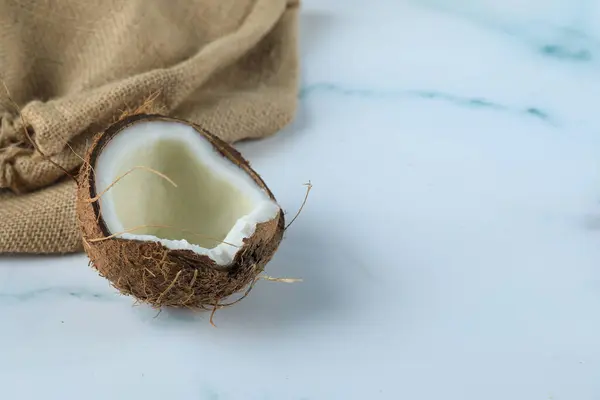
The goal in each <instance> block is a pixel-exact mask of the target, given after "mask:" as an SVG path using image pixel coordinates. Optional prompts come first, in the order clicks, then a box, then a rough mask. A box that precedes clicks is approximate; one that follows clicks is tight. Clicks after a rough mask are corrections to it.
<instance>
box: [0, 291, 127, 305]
mask: <svg viewBox="0 0 600 400" xmlns="http://www.w3.org/2000/svg"><path fill="white" fill-rule="evenodd" d="M42 297H54V298H56V297H62V298H70V299H78V300H87V301H89V300H92V301H115V300H117V299H118V297H117V296H116V295H115V294H114V293H111V292H97V291H93V290H89V289H85V288H76V287H46V288H39V289H32V290H28V291H22V292H15V293H10V292H0V305H1V304H3V303H5V302H18V303H22V302H28V301H33V300H38V299H40V298H42Z"/></svg>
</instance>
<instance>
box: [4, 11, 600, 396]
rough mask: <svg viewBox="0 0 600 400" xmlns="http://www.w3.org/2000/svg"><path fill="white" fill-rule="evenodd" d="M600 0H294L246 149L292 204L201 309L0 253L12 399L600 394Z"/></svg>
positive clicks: (68, 261)
mask: <svg viewBox="0 0 600 400" xmlns="http://www.w3.org/2000/svg"><path fill="white" fill-rule="evenodd" d="M599 40H600V3H598V2H594V1H587V0H585V1H584V0H553V1H551V0H548V1H542V0H537V1H533V0H530V1H525V0H521V1H517V0H510V1H498V0H494V1H492V0H453V1H451V2H450V1H444V0H415V1H402V0H379V1H374V2H370V3H369V4H367V2H364V1H357V0H348V1H341V0H337V1H334V0H305V1H304V2H303V10H302V16H301V46H302V63H303V73H302V90H301V93H300V97H301V105H300V109H299V114H298V117H297V119H296V121H295V122H294V123H293V124H292V125H290V126H289V127H288V128H287V129H285V130H284V131H283V132H281V133H280V134H278V135H277V136H275V137H273V138H270V139H268V140H264V141H260V142H252V143H244V144H242V145H240V146H239V148H240V150H241V151H242V152H243V153H244V154H245V155H246V156H247V157H248V158H249V159H250V160H251V161H252V163H253V166H254V167H255V168H256V169H257V170H258V171H259V172H260V173H261V174H262V175H263V177H264V178H265V180H266V181H267V182H268V184H269V186H270V187H271V189H272V190H273V191H274V192H275V194H276V195H277V197H278V199H279V200H280V202H281V203H282V205H283V206H284V207H285V208H286V209H288V210H289V212H294V211H295V210H296V209H297V208H298V206H299V205H300V203H301V201H302V198H303V195H304V188H303V186H302V184H303V183H304V182H306V181H307V180H309V179H310V180H312V183H313V184H314V190H313V192H312V194H311V198H310V199H309V203H308V205H307V207H306V209H305V211H304V213H303V214H302V216H301V218H299V220H298V221H297V222H296V223H295V224H294V226H293V228H292V229H290V231H289V232H288V233H287V235H286V239H285V241H284V243H283V244H282V247H281V248H280V251H279V252H278V253H277V255H276V257H275V259H274V260H273V261H272V263H271V264H270V265H269V268H268V272H269V274H270V275H275V276H288V277H290V276H291V277H302V278H303V279H304V282H303V283H297V284H283V283H274V282H260V284H258V285H257V287H256V288H255V290H254V292H253V293H252V295H251V296H250V297H249V298H247V299H246V300H245V301H244V302H242V303H240V304H239V305H238V306H236V307H232V308H230V309H226V310H222V311H219V312H218V313H217V315H216V317H215V322H216V323H217V325H218V327H217V328H216V329H215V328H213V327H211V326H210V324H209V323H208V317H207V315H206V314H201V315H194V314H190V313H185V312H162V313H161V314H160V315H158V316H157V315H156V312H155V311H153V310H151V309H149V308H146V307H144V306H138V307H132V301H131V299H129V298H125V297H121V296H118V295H117V294H116V293H115V291H114V290H113V289H111V287H110V286H109V285H108V284H107V282H106V281H104V280H103V279H101V278H99V277H98V276H97V275H96V274H95V272H94V271H92V270H91V269H89V268H88V267H87V260H86V258H85V257H84V256H83V255H76V256H69V257H61V258H48V257H34V258H31V257H10V258H9V257H1V258H0V321H1V327H0V343H1V344H0V396H1V397H2V398H3V399H7V400H8V399H10V400H12V399H15V400H17V399H18V400H28V399H87V400H92V399H94V400H95V399H128V400H129V399H145V400H151V399H167V398H169V399H182V400H183V399H207V400H226V399H246V400H250V399H261V400H266V399H275V400H284V399H296V400H313V399H328V400H330V399H410V400H426V399H436V400H437V399H457V400H505V399H512V400H520V399H523V400H548V399H554V400H563V399H564V400H598V399H600V169H599V167H600V165H599V164H600V121H599V120H598V116H599V111H600V41H599Z"/></svg>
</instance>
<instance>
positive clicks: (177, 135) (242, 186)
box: [94, 121, 279, 265]
mask: <svg viewBox="0 0 600 400" xmlns="http://www.w3.org/2000/svg"><path fill="white" fill-rule="evenodd" d="M136 166H144V167H149V168H152V169H154V170H156V171H158V172H161V173H163V174H164V175H166V176H168V177H169V178H170V179H172V180H173V181H174V182H175V183H176V184H177V186H178V187H174V186H173V185H172V184H171V183H169V182H168V181H167V180H165V179H164V178H161V177H160V176H158V175H156V174H154V173H152V172H150V171H147V170H144V169H137V170H135V171H133V172H131V173H130V174H129V175H127V176H126V177H124V178H123V179H122V180H120V181H119V182H118V183H117V184H116V185H115V186H113V187H112V188H111V189H110V190H109V191H108V192H106V193H105V194H104V195H103V196H102V197H101V199H100V210H101V215H102V218H103V220H104V223H105V225H106V227H107V228H108V230H109V231H110V233H112V234H115V233H120V234H119V235H117V237H120V238H123V239H132V240H143V241H159V242H161V243H162V244H163V245H164V246H166V247H168V248H171V249H182V250H183V249H185V250H192V251H194V252H196V253H198V254H205V255H207V256H209V257H210V258H212V259H213V260H214V261H215V262H216V263H217V264H219V265H227V264H229V263H231V261H233V258H234V257H235V254H236V253H237V251H238V250H239V248H240V247H241V246H242V245H243V239H244V238H247V237H250V236H251V235H252V234H253V233H254V231H255V229H256V225H257V224H258V223H260V222H266V221H269V220H272V219H273V218H275V217H276V216H277V214H278V212H279V206H278V205H277V204H276V203H275V202H274V201H273V200H272V199H271V198H270V197H269V196H268V194H267V193H266V192H265V191H264V190H263V189H262V188H260V187H259V186H258V185H257V184H256V183H255V182H254V180H253V179H252V178H251V177H250V176H249V175H248V174H247V173H246V172H245V171H244V170H242V169H241V168H239V167H238V166H237V165H235V164H234V163H232V162H231V161H229V160H228V159H227V158H225V157H223V156H222V155H221V154H220V153H218V152H217V150H216V149H215V148H214V147H213V146H212V144H211V143H210V142H209V141H208V140H207V139H206V138H205V137H204V136H203V135H202V134H200V133H199V132H197V131H196V130H195V129H194V128H193V127H192V126H189V125H187V124H185V123H181V122H176V121H144V122H138V123H136V124H133V125H130V126H129V127H126V128H124V129H123V130H122V131H120V132H119V133H117V134H116V135H115V136H114V137H113V138H112V139H111V140H110V142H109V143H108V144H107V145H106V146H105V147H104V149H103V150H102V152H101V153H100V155H99V156H98V158H97V159H96V163H95V165H94V169H95V178H96V179H95V186H96V192H97V193H101V192H102V191H104V190H105V189H106V188H107V187H108V186H109V185H110V184H111V183H112V182H113V181H114V180H115V179H117V178H118V177H119V176H121V175H123V174H124V173H126V172H127V171H128V170H130V169H131V168H133V167H136ZM147 225H151V226H147ZM157 225H159V226H157ZM140 226H147V227H142V228H139V229H135V230H134V231H130V232H128V233H121V232H124V231H127V230H131V229H132V228H136V227H140ZM167 226H168V227H167ZM171 227H172V228H171ZM223 242H227V243H223ZM232 245H233V246H232Z"/></svg>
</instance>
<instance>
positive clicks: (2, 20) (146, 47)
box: [0, 0, 298, 254]
mask: <svg viewBox="0 0 600 400" xmlns="http://www.w3.org/2000/svg"><path fill="white" fill-rule="evenodd" d="M297 14H298V3H297V1H290V0H177V1H174V0H152V1H148V0H102V1H100V0H97V1H94V0H91V1H82V0H61V1H59V2H55V1H50V0H0V78H1V79H2V81H3V83H4V84H5V86H6V87H5V86H4V85H0V253H38V254H44V253H70V252H77V251H80V250H82V244H81V238H80V234H79V229H78V226H77V220H76V216H75V184H74V183H73V181H72V180H69V179H67V178H65V173H64V172H63V171H62V170H61V169H60V168H57V167H56V166H55V165H54V164H53V163H52V162H51V161H48V159H47V157H48V158H50V159H51V160H52V161H53V162H54V163H57V164H59V165H60V166H62V167H64V168H65V169H66V170H68V171H72V174H76V173H77V172H78V170H79V167H80V166H81V163H82V160H81V159H80V157H79V156H78V155H83V154H84V153H85V151H86V148H87V146H88V144H89V143H90V142H91V138H92V136H93V135H95V134H97V133H98V132H100V131H102V130H103V129H104V128H106V127H107V126H108V125H109V124H110V123H111V122H113V121H115V119H116V118H118V117H119V115H120V114H122V112H123V111H124V110H128V109H135V108H136V107H137V106H139V105H140V104H142V103H143V102H144V101H145V100H147V99H148V98H149V97H151V98H153V99H155V100H154V107H155V108H158V109H160V110H162V112H163V113H165V114H167V115H171V116H175V117H179V118H183V119H187V120H190V121H192V122H195V123H198V124H200V125H201V126H203V127H205V128H206V129H208V130H209V131H211V132H212V133H214V134H215V135H217V136H219V137H220V138H222V139H224V140H225V141H227V142H230V143H233V142H236V141H239V140H242V139H246V138H260V137H264V136H268V135H271V134H274V133H275V132H277V131H278V130H280V129H281V128H283V127H284V126H285V125H286V124H287V123H289V122H290V121H291V119H292V118H293V117H294V114H295V109H296V101H297V100H296V99H297V83H298V82H297V81H298V58H297V19H298V15H297ZM6 89H7V90H6ZM19 110H20V111H19ZM28 136H29V137H28ZM30 138H31V140H33V141H34V142H35V146H34V145H33V144H32V143H31V140H30ZM36 148H37V149H36Z"/></svg>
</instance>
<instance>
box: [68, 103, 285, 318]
mask: <svg viewBox="0 0 600 400" xmlns="http://www.w3.org/2000/svg"><path fill="white" fill-rule="evenodd" d="M152 120H154V121H177V122H181V123H185V124H188V125H190V126H192V127H194V128H195V129H196V131H197V132H198V134H199V135H202V136H203V137H205V138H206V139H208V140H209V141H210V143H212V144H213V146H214V147H215V148H216V149H217V150H218V152H219V153H220V154H221V155H222V156H223V157H225V158H227V159H228V160H230V161H231V162H233V163H234V164H235V165H237V166H238V167H239V168H240V169H242V170H243V171H245V172H246V173H247V174H248V175H250V176H251V177H252V179H253V180H254V181H255V182H256V184H257V185H258V186H259V187H261V188H262V189H264V190H265V192H266V193H267V194H268V195H269V196H270V197H271V199H273V200H275V197H274V196H273V193H271V191H270V190H269V188H268V187H267V185H266V184H265V182H264V181H263V180H262V179H261V177H260V176H259V175H258V174H257V173H256V172H255V171H254V170H252V168H251V167H250V165H249V163H248V162H247V161H246V160H245V159H244V158H243V157H242V156H241V154H240V153H239V152H237V151H236V150H235V149H234V148H232V147H231V146H230V145H228V144H227V143H225V142H223V141H222V140H220V139H219V138H218V137H216V136H214V135H212V134H211V133H209V132H207V131H206V130H204V129H203V128H201V127H199V126H198V125H195V124H192V123H190V122H187V121H183V120H180V119H176V118H171V117H166V116H163V115H157V114H137V115H131V116H126V117H124V118H123V119H122V120H119V121H118V122H116V123H115V124H113V125H112V126H110V127H109V128H108V129H107V130H106V131H105V132H104V133H102V134H99V135H98V136H97V137H96V139H95V141H94V143H93V144H92V146H91V147H90V149H89V150H88V153H87V155H86V157H85V161H86V162H85V163H84V165H83V167H82V169H81V172H80V175H79V185H78V193H77V214H78V218H79V223H80V227H81V230H82V236H83V241H84V248H85V251H86V253H87V254H88V256H89V258H90V263H91V265H92V266H93V267H94V268H95V269H96V270H97V271H98V272H99V274H100V275H101V276H103V277H105V278H106V279H108V280H109V281H110V282H111V284H112V285H113V286H114V287H115V288H116V289H117V290H119V291H120V292H121V293H123V294H125V295H131V296H133V297H135V298H136V299H137V300H138V301H140V302H143V303H147V304H150V305H152V306H153V307H156V308H159V307H163V306H167V307H187V308H194V309H206V310H208V309H215V308H216V307H219V306H220V304H221V302H222V301H223V300H224V299H225V298H227V297H229V296H231V295H232V294H234V293H237V292H240V291H242V290H243V289H244V288H247V287H248V286H249V285H251V284H254V282H255V281H256V279H257V277H258V275H259V274H260V273H261V272H262V271H263V270H264V268H265V266H266V264H267V263H268V262H269V261H270V260H271V258H272V257H273V255H274V253H275V252H276V250H277V248H278V247H279V244H280V242H281V240H282V238H283V233H284V230H285V221H284V214H283V211H281V209H280V211H279V214H278V216H277V217H276V218H274V219H273V220H271V221H268V222H264V223H260V224H258V225H257V227H256V231H255V233H254V234H253V235H252V236H251V237H250V238H247V239H245V240H244V245H243V246H242V247H241V248H240V249H239V250H238V252H237V254H236V256H235V258H234V260H233V262H232V263H231V265H229V266H227V267H225V268H224V267H223V266H219V265H217V264H216V263H215V262H214V261H213V260H212V259H210V258H209V257H208V256H205V255H199V254H196V253H194V252H193V251H191V250H171V249H168V248H166V247H164V246H163V245H162V244H160V243H158V242H146V241H137V240H126V239H120V238H116V237H113V235H114V234H115V233H117V232H110V231H109V230H108V229H107V227H106V224H105V223H104V220H103V218H102V214H101V210H100V205H99V202H98V201H94V200H91V199H94V198H96V197H97V195H98V194H97V193H96V189H95V182H94V179H95V177H94V172H93V166H94V165H95V164H96V160H97V158H98V156H99V155H100V153H101V152H102V150H103V149H104V147H105V146H106V145H107V144H108V143H109V142H110V141H111V140H112V138H113V137H115V136H116V135H117V134H119V133H120V132H121V131H122V130H123V129H125V128H127V127H128V126H130V125H133V124H135V123H137V122H140V121H152ZM275 201H276V200H275ZM250 287H251V286H250Z"/></svg>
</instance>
